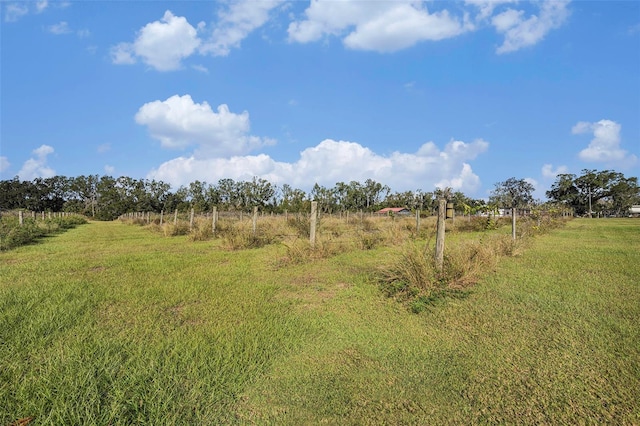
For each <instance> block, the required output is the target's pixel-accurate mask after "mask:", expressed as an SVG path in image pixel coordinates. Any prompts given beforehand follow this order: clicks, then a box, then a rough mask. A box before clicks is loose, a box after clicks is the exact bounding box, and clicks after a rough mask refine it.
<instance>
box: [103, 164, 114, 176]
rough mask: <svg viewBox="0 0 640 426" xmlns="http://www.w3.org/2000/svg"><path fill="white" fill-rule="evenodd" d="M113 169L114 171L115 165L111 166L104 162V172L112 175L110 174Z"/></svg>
mask: <svg viewBox="0 0 640 426" xmlns="http://www.w3.org/2000/svg"><path fill="white" fill-rule="evenodd" d="M115 171H116V168H115V167H113V166H110V165H108V164H106V165H105V166H104V172H105V173H106V174H109V175H112V174H113V172H115Z"/></svg>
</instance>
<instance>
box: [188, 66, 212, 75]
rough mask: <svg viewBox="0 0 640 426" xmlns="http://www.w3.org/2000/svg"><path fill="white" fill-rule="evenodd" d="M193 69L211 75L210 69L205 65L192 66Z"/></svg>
mask: <svg viewBox="0 0 640 426" xmlns="http://www.w3.org/2000/svg"><path fill="white" fill-rule="evenodd" d="M191 68H193V69H194V70H196V71H199V72H201V73H203V74H209V69H208V68H207V67H205V66H203V65H191Z"/></svg>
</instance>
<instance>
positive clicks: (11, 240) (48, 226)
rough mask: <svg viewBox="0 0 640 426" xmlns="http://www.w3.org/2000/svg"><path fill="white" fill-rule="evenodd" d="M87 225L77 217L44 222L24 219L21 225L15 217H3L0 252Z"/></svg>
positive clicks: (52, 219) (85, 221) (83, 219)
mask: <svg viewBox="0 0 640 426" xmlns="http://www.w3.org/2000/svg"><path fill="white" fill-rule="evenodd" d="M85 223H87V220H86V219H85V218H84V217H82V216H79V215H72V216H64V217H55V218H51V219H47V220H45V221H36V220H34V219H32V218H24V220H23V225H22V226H20V222H19V219H18V217H17V216H8V215H5V216H3V217H2V219H0V250H9V249H12V248H15V247H19V246H22V245H26V244H31V243H33V242H35V241H37V240H38V239H39V238H42V237H44V236H45V235H48V234H53V233H56V232H60V231H65V230H67V229H71V228H75V227H76V226H77V225H82V224H85Z"/></svg>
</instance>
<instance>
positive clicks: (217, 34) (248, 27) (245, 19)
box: [200, 0, 283, 56]
mask: <svg viewBox="0 0 640 426" xmlns="http://www.w3.org/2000/svg"><path fill="white" fill-rule="evenodd" d="M282 2H283V0H263V1H255V0H245V1H238V2H233V3H230V4H229V7H228V9H227V10H221V11H220V12H218V17H219V20H218V22H217V24H216V25H215V29H214V30H213V33H212V34H211V38H210V39H209V40H207V41H206V42H204V43H203V45H202V47H201V48H200V51H201V52H202V53H212V54H213V55H214V56H226V55H228V54H229V52H230V51H231V49H232V48H239V47H240V42H241V41H242V40H244V39H245V38H246V37H247V36H248V35H249V34H250V33H251V32H252V31H254V30H255V29H256V28H259V27H261V26H262V25H264V23H265V22H267V20H268V19H269V12H271V10H273V9H274V8H276V7H277V6H279V5H280V4H282Z"/></svg>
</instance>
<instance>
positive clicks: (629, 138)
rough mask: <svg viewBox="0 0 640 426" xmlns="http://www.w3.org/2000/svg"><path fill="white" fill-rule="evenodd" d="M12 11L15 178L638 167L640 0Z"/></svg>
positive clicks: (543, 176)
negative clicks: (91, 175) (96, 175)
mask: <svg viewBox="0 0 640 426" xmlns="http://www.w3.org/2000/svg"><path fill="white" fill-rule="evenodd" d="M0 6H1V9H0V10H1V14H2V15H1V16H0V21H1V22H0V25H1V34H0V35H1V69H0V72H1V76H0V78H1V88H0V89H1V92H0V101H1V105H0V107H1V110H0V114H1V116H0V117H1V123H0V124H1V129H0V136H1V152H0V177H1V178H2V179H10V178H13V177H14V176H16V175H17V176H19V177H20V178H21V179H24V180H31V179H33V178H35V177H49V176H53V175H65V176H79V175H88V174H99V175H105V174H108V175H112V176H114V177H117V176H121V175H124V176H130V177H133V178H138V179H141V178H149V179H159V180H163V181H165V182H169V183H171V184H172V185H173V186H174V188H177V186H179V185H182V184H188V183H189V182H191V181H194V180H196V179H197V180H200V181H205V182H208V183H216V182H217V181H218V180H219V179H222V178H232V179H235V180H250V179H251V178H252V177H253V176H258V177H263V178H265V179H267V180H269V181H271V182H272V183H274V184H279V185H281V184H284V183H288V184H289V185H292V186H293V187H297V188H301V189H304V190H310V189H311V187H312V186H313V184H314V183H316V182H317V183H319V184H321V185H325V186H328V187H332V186H333V185H334V184H335V183H336V182H340V181H343V182H349V181H351V180H356V181H361V182H364V181H365V180H366V179H368V178H371V179H374V180H376V181H378V182H381V183H383V184H387V185H389V186H390V187H391V189H392V190H393V191H404V190H418V189H421V190H424V191H432V190H434V189H435V188H436V187H438V186H439V187H444V186H450V187H452V188H454V189H456V190H460V191H462V192H464V193H465V194H467V195H469V196H472V197H476V198H485V197H486V196H487V195H488V192H489V191H491V189H493V187H494V184H495V183H496V182H499V181H503V180H505V179H508V178H510V177H516V178H526V179H529V180H530V181H531V182H532V183H533V184H534V186H535V187H536V195H537V196H538V197H539V198H543V197H544V191H545V190H547V189H549V187H550V185H551V184H552V183H553V182H554V180H555V175H556V174H557V173H576V174H579V173H580V171H581V170H582V169H585V168H588V169H598V170H602V169H615V170H617V171H620V172H623V173H624V174H625V175H626V176H638V175H640V173H639V172H640V158H639V157H640V2H636V1H621V2H616V1H606V2H605V1H574V2H569V1H551V2H526V1H484V0H474V1H461V2H431V1H427V2H420V1H414V2H402V1H385V0H376V1H365V0H358V1H349V0H343V1H337V0H331V1H322V0H320V1H312V2H303V1H296V2H284V1H263V0H252V1H239V2H217V3H212V2H204V1H193V2H192V1H179V2H178V1H173V2H161V1H137V2H133V1H132V2H129V1H95V2H94V1H91V2H90V1H84V2H67V1H64V2H63V1H30V2H10V1H3V2H2V3H0Z"/></svg>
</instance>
